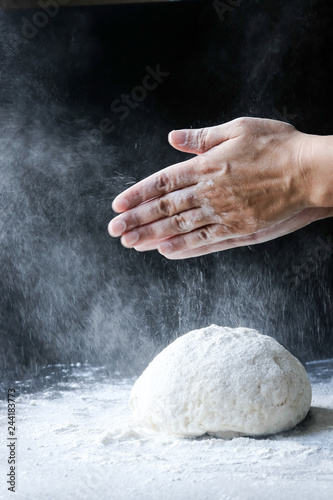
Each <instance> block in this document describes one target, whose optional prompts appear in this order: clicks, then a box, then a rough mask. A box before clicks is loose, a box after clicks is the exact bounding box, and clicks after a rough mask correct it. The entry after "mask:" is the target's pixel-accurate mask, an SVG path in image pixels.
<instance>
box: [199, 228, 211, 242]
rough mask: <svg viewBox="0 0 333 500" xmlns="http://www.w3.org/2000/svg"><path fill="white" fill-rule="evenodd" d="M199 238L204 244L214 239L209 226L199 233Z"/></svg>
mask: <svg viewBox="0 0 333 500" xmlns="http://www.w3.org/2000/svg"><path fill="white" fill-rule="evenodd" d="M198 238H199V240H200V241H202V242H203V243H209V242H210V241H211V239H212V230H211V228H210V227H209V226H207V227H203V228H201V229H200V230H199V231H198Z"/></svg>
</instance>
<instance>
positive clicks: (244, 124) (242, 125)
mask: <svg viewBox="0 0 333 500" xmlns="http://www.w3.org/2000/svg"><path fill="white" fill-rule="evenodd" d="M251 123H252V118H249V117H248V116H242V117H240V118H237V119H236V120H235V125H237V127H238V128H239V129H240V130H241V131H243V132H246V131H247V130H248V129H249V128H250V125H251Z"/></svg>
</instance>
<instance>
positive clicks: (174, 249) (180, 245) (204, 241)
mask: <svg viewBox="0 0 333 500" xmlns="http://www.w3.org/2000/svg"><path fill="white" fill-rule="evenodd" d="M233 231H234V230H233V229H232V228H229V227H227V226H224V225H221V224H207V225H206V226H202V227H200V228H199V229H196V230H193V231H191V232H189V233H187V234H181V235H178V236H173V237H172V238H169V239H168V240H167V241H166V242H162V243H161V244H160V245H159V247H158V251H159V252H160V253H161V254H163V255H167V254H172V253H179V252H184V251H187V250H189V249H195V248H200V247H202V246H206V245H213V244H215V243H218V242H220V241H222V240H226V239H230V238H235V237H238V236H241V235H239V234H235V233H234V232H233Z"/></svg>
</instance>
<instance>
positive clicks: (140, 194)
mask: <svg viewBox="0 0 333 500" xmlns="http://www.w3.org/2000/svg"><path fill="white" fill-rule="evenodd" d="M199 177H200V166H199V165H198V164H197V162H196V161H195V158H192V159H191V160H186V161H184V162H182V163H177V164H176V165H171V166H170V167H167V168H164V169H163V170H160V171H159V172H156V173H155V174H153V175H150V176H149V177H147V178H146V179H143V180H142V181H140V182H138V183H137V184H135V185H134V186H131V187H130V188H129V189H126V191H124V192H123V193H121V194H120V195H118V196H117V197H116V198H115V200H114V201H113V203H112V208H113V210H114V211H115V212H117V213H120V212H125V211H126V210H129V209H131V208H133V207H136V206H137V205H140V204H141V203H143V202H145V201H147V200H152V199H153V198H157V197H159V196H162V195H165V194H168V193H171V192H173V191H177V190H179V189H183V188H187V187H189V186H193V185H194V184H197V182H198V180H199Z"/></svg>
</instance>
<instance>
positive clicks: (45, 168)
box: [0, 0, 333, 377]
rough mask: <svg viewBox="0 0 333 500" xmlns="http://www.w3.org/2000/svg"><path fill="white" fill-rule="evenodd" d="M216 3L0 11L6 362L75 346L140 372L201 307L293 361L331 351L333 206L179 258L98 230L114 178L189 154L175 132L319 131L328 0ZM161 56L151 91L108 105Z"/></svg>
mask: <svg viewBox="0 0 333 500" xmlns="http://www.w3.org/2000/svg"><path fill="white" fill-rule="evenodd" d="M230 4H233V6H232V7H230ZM236 4H237V5H236ZM221 5H222V3H221V4H220V7H221ZM224 5H228V2H225V3H224ZM229 7H230V8H228V9H227V10H225V12H223V10H219V12H218V11H217V9H216V7H214V4H212V3H210V2H197V3H192V2H181V3H163V4H146V5H145V4H140V5H122V6H110V7H94V8H64V9H61V10H60V12H59V13H57V14H56V15H53V16H50V15H45V14H44V15H41V14H40V12H41V9H39V10H38V9H37V10H25V11H22V10H21V11H6V12H1V13H0V34H1V53H0V58H1V76H0V84H1V87H0V91H1V94H0V106H1V116H0V135H1V136H0V153H1V162H0V163H1V179H0V186H1V188H0V194H1V208H0V210H1V222H0V224H1V248H0V261H1V290H0V315H1V316H0V318H1V332H0V339H1V346H0V357H1V364H0V368H1V369H2V370H3V376H5V375H6V374H7V375H8V376H10V377H11V376H13V374H15V376H16V377H19V376H20V377H21V376H23V375H24V373H28V374H30V373H31V371H34V372H35V371H38V370H39V368H40V367H41V366H42V365H44V364H46V363H56V362H64V363H66V362H77V361H81V362H82V361H83V362H84V361H88V362H91V363H98V364H99V363H103V364H106V365H107V366H109V367H110V369H111V370H120V371H121V372H124V373H125V372H129V371H130V372H138V371H139V370H140V369H142V367H144V366H145V365H146V363H147V362H148V361H149V360H150V359H151V358H152V357H153V356H154V354H155V353H156V352H157V351H158V350H159V349H160V348H161V347H162V346H165V345H166V343H168V342H169V341H170V340H172V339H174V338H175V337H176V336H178V335H179V334H181V333H185V332H187V331H189V330H190V329H193V328H201V327H203V326H207V325H208V324H210V323H212V322H215V323H217V324H220V325H227V326H248V327H254V328H257V329H258V330H259V331H261V332H262V333H266V334H268V335H271V336H273V337H275V338H277V339H278V340H279V341H280V342H282V343H283V345H285V346H286V347H287V348H288V349H290V350H291V351H292V352H293V353H294V354H295V355H297V356H299V357H300V358H301V359H302V360H303V361H305V360H309V359H317V358H328V357H332V356H333V334H332V321H333V311H332V306H331V304H332V299H331V294H332V253H333V238H332V229H333V225H332V220H331V219H327V220H325V221H319V222H316V223H314V224H312V225H310V226H308V227H307V228H304V229H303V230H300V231H298V232H296V233H294V234H291V235H288V236H286V237H284V238H280V239H278V240H275V241H272V242H269V243H265V244H262V245H258V246H252V247H250V248H249V247H245V248H241V249H235V250H230V251H227V252H223V253H218V254H213V255H209V256H205V257H202V258H198V259H191V260H188V261H184V262H174V261H167V260H166V259H165V258H163V257H161V256H159V255H158V254H157V253H146V254H137V253H136V252H135V251H134V250H127V249H124V248H122V247H121V245H120V243H119V241H116V240H112V239H111V238H110V237H109V236H108V234H107V231H106V228H107V224H108V222H109V220H110V218H111V217H112V210H111V202H112V199H113V198H114V196H115V195H116V194H117V193H118V192H120V191H121V190H122V189H124V188H125V187H127V186H128V185H129V183H132V182H134V181H137V180H140V179H141V178H143V177H145V176H147V175H148V174H150V173H152V172H154V171H156V170H158V169H160V168H163V167H164V166H167V165H169V164H171V163H174V162H176V161H181V160H183V159H185V158H187V156H186V155H183V154H181V153H179V152H177V151H174V150H172V148H171V147H170V146H169V145H168V143H167V133H168V131H170V130H172V129H175V128H183V127H199V126H206V125H213V124H218V123H221V122H223V121H227V120H230V119H233V118H235V117H238V116H242V115H246V116H258V117H268V118H275V119H285V120H287V121H289V122H291V123H293V124H294V125H295V126H296V127H297V128H299V129H300V130H302V131H304V132H308V133H316V134H332V133H333V118H332V116H333V114H332V113H333V104H332V95H331V89H332V80H331V68H332V62H333V57H332V53H333V51H332V49H333V42H332V34H331V33H332V31H331V26H332V7H331V6H330V5H329V2H327V1H324V0H323V1H319V0H318V1H312V0H292V1H290V2H284V1H277V0H273V1H271V2H264V1H262V0H247V1H244V2H229ZM34 23H35V24H34ZM36 24H37V25H38V26H37V27H36ZM158 65H159V68H160V70H161V71H162V72H163V73H164V74H165V76H163V78H162V81H161V82H160V83H159V84H158V85H157V87H156V89H154V90H148V91H147V95H146V96H145V97H144V98H142V99H141V100H140V102H138V101H136V102H135V101H133V99H132V100H131V102H132V103H133V102H134V104H132V105H130V106H127V108H128V111H126V112H125V111H123V113H120V112H119V110H118V111H117V109H116V108H117V106H119V103H118V104H117V101H116V100H117V99H121V98H122V97H121V96H122V94H129V95H131V94H132V95H136V96H140V95H141V96H143V94H142V91H141V94H140V90H133V89H135V87H137V86H141V84H142V82H143V81H144V78H145V75H147V72H149V71H150V70H149V69H147V67H149V68H151V69H156V67H157V66H158ZM151 81H152V80H150V82H151ZM133 92H134V94H133ZM135 92H136V94H135ZM112 103H113V109H111V105H112ZM125 115H126V116H125ZM111 122H112V126H113V128H112V130H111Z"/></svg>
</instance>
